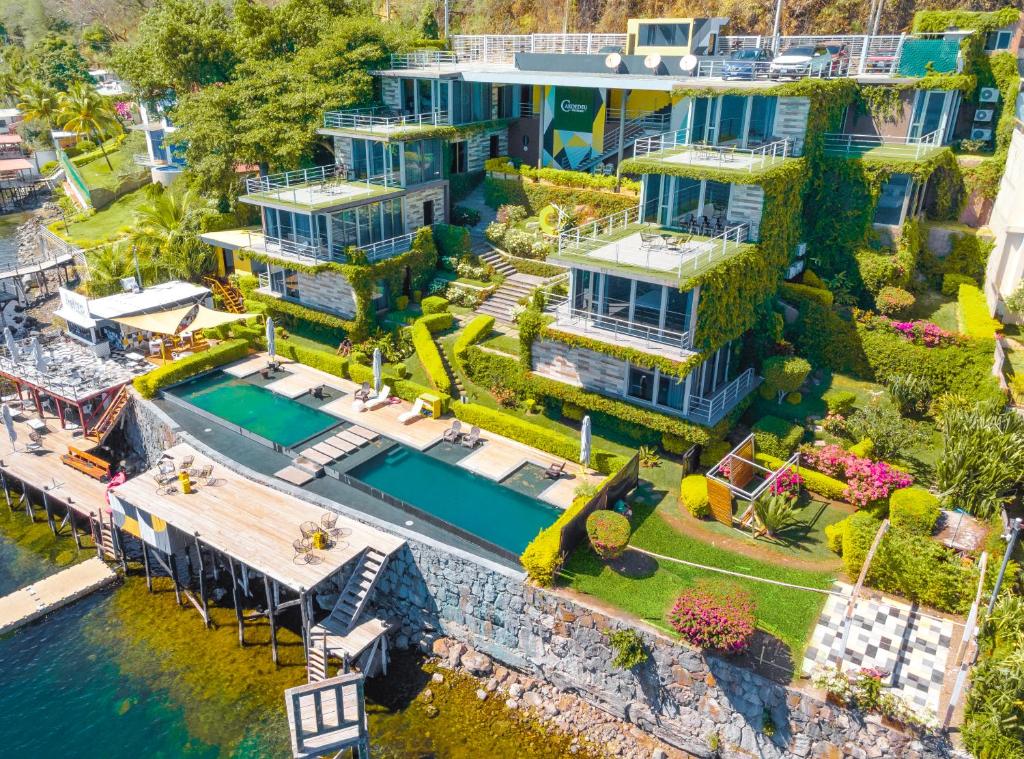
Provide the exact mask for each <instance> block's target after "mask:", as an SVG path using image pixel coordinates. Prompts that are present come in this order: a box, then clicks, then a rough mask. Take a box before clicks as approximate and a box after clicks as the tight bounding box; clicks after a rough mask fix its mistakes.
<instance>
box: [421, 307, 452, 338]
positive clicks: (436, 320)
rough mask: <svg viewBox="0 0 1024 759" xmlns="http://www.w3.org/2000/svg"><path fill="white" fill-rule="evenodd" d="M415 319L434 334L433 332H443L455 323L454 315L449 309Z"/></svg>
mask: <svg viewBox="0 0 1024 759" xmlns="http://www.w3.org/2000/svg"><path fill="white" fill-rule="evenodd" d="M416 321H418V322H420V323H421V324H423V325H424V326H425V327H426V328H427V329H428V330H429V331H430V334H434V333H435V332H444V331H445V330H446V329H451V327H452V325H453V324H454V323H455V315H454V314H452V313H451V312H450V311H442V312H441V313H439V314H428V315H427V316H421V317H420V318H419V319H417V320H416Z"/></svg>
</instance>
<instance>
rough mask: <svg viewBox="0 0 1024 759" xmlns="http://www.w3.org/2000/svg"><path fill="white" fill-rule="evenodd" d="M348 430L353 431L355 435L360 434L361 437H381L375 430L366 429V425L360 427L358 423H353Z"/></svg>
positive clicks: (371, 438) (368, 438) (373, 438)
mask: <svg viewBox="0 0 1024 759" xmlns="http://www.w3.org/2000/svg"><path fill="white" fill-rule="evenodd" d="M348 431H349V432H351V433H352V434H353V435H359V437H364V438H366V439H367V440H376V439H377V438H379V437H380V435H378V434H377V433H376V432H374V431H373V430H368V429H366V427H360V426H359V425H358V424H353V425H352V426H351V427H349V428H348Z"/></svg>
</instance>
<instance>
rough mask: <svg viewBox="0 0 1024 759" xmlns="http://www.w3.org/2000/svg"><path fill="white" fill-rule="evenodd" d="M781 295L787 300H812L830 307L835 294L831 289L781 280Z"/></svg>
mask: <svg viewBox="0 0 1024 759" xmlns="http://www.w3.org/2000/svg"><path fill="white" fill-rule="evenodd" d="M779 292H781V293H782V297H783V298H784V299H788V300H796V301H800V300H813V301H816V302H818V303H820V304H821V305H823V306H827V307H828V308H831V307H832V303H833V302H834V301H835V296H834V295H833V294H832V291H831V290H827V289H822V288H819V287H814V286H812V285H808V284H803V285H799V284H797V283H795V282H783V283H782V284H781V285H780V286H779Z"/></svg>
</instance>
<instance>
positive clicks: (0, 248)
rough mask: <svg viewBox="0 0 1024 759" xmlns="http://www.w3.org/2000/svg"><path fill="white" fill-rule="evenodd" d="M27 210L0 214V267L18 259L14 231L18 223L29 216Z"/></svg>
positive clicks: (4, 266)
mask: <svg viewBox="0 0 1024 759" xmlns="http://www.w3.org/2000/svg"><path fill="white" fill-rule="evenodd" d="M31 216H32V214H31V213H28V212H19V213H7V214H0V268H6V267H7V265H8V264H13V263H15V262H17V260H18V243H17V240H16V239H15V234H14V233H15V231H16V230H17V228H18V225H19V224H24V223H25V222H26V221H28V220H29V219H30V218H31Z"/></svg>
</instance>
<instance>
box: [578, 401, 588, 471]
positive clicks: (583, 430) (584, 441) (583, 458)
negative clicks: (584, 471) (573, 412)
mask: <svg viewBox="0 0 1024 759" xmlns="http://www.w3.org/2000/svg"><path fill="white" fill-rule="evenodd" d="M580 463H581V464H583V466H585V467H589V466H590V415H589V414H588V415H587V416H585V417H583V424H582V425H580Z"/></svg>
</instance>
